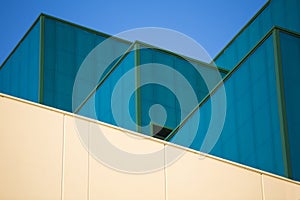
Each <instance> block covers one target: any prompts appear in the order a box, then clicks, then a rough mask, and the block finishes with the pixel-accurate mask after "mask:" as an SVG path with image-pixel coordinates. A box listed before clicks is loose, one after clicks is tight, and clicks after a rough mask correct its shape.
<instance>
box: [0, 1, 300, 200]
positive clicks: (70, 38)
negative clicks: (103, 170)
mask: <svg viewBox="0 0 300 200" xmlns="http://www.w3.org/2000/svg"><path fill="white" fill-rule="evenodd" d="M299 72H300V2H299V1H298V0H270V1H268V2H267V3H266V4H265V5H264V6H263V8H262V9H261V10H260V11H259V12H258V13H257V14H256V15H255V16H254V17H253V18H252V19H251V20H250V21H249V22H248V23H247V25H246V26H245V27H244V28H243V29H242V30H241V31H240V32H239V33H238V34H237V35H236V36H235V37H234V38H233V39H232V41H231V42H230V43H229V44H228V45H227V46H226V47H225V48H224V49H223V50H222V51H221V52H220V53H219V54H218V55H217V57H216V58H215V59H214V62H211V63H205V62H202V61H199V60H195V59H192V58H189V57H186V56H184V55H179V54H176V53H174V52H170V51H168V50H164V49H161V48H158V47H155V46H152V45H151V44H145V43H143V42H140V41H134V42H129V41H126V40H123V39H120V38H117V37H113V36H110V35H107V34H104V33H100V32H97V31H94V30H90V29H88V28H85V27H81V26H78V25H75V24H72V23H70V22H66V21H63V20H60V19H57V18H55V17H52V16H48V15H45V14H41V15H40V16H39V17H38V19H37V20H36V21H35V22H34V24H33V25H32V27H31V28H30V30H29V31H28V32H27V33H26V35H25V36H24V37H23V39H22V40H21V41H20V43H19V44H18V45H17V46H16V48H15V49H14V50H13V52H12V53H11V54H10V55H9V57H8V58H7V59H6V60H5V61H4V63H3V64H2V65H1V67H0V92H1V93H3V102H4V104H5V105H6V104H7V105H11V106H12V105H15V106H16V107H17V109H16V110H18V108H19V107H18V106H19V105H18V104H22V103H23V104H26V105H27V104H30V106H33V107H34V108H32V109H33V110H39V109H40V108H42V109H46V110H47V109H48V111H45V112H55V113H59V114H55V115H59V116H60V117H58V118H63V120H62V122H61V121H60V122H57V123H58V124H61V123H62V124H63V127H64V128H63V130H64V131H63V135H64V134H65V130H68V128H69V127H73V128H71V129H72V130H73V129H74V126H75V125H74V124H73V125H72V123H71V122H70V121H71V120H70V119H69V118H71V117H70V116H72V115H71V114H70V113H73V114H77V115H76V116H77V117H78V118H79V119H78V121H80V122H77V123H79V124H81V123H82V122H81V121H84V120H86V121H88V123H90V124H97V123H98V122H96V121H100V122H104V123H106V124H102V123H100V122H99V123H100V125H101V126H104V127H106V126H108V127H109V128H110V129H111V130H108V132H111V131H112V132H114V131H116V132H118V131H119V132H120V130H124V129H126V130H127V131H126V132H128V134H133V135H135V134H134V133H132V131H133V132H139V133H141V134H142V135H137V136H136V135H135V137H141V138H144V137H146V138H147V140H149V141H148V142H150V143H152V142H153V143H158V144H162V145H161V146H162V147H163V148H164V147H165V146H166V145H167V144H169V145H171V146H172V145H173V144H174V145H173V146H172V148H179V149H180V151H186V152H189V154H201V155H202V154H203V153H204V154H205V155H206V154H208V157H209V159H211V160H213V161H210V160H208V161H206V162H215V160H218V162H221V163H222V164H220V163H218V164H217V163H216V166H217V165H223V164H224V163H226V165H227V164H228V163H229V164H228V165H230V167H229V168H231V167H233V168H234V167H238V168H240V169H246V171H248V170H250V169H251V170H252V171H251V170H250V171H251V173H256V174H258V175H259V177H261V176H262V177H263V176H272V177H273V178H274V177H275V178H276V179H280V180H281V181H285V182H289V183H290V182H292V183H293V184H295V185H297V183H296V182H293V181H292V180H295V181H299V180H300V146H299V145H298V143H299V142H300V126H299V124H300V121H299V118H298V116H297V113H298V112H299V111H300V107H299V103H298V102H299V101H300V95H299V94H298V90H297V88H298V85H299V82H298V74H299ZM4 94H5V95H4ZM7 95H10V96H14V97H17V98H20V99H23V100H27V101H23V100H17V99H15V98H14V97H10V96H7ZM10 101H11V102H10ZM14 101H20V102H22V103H20V102H14ZM28 101H30V102H33V103H29V102H28ZM36 103H37V104H36ZM4 104H3V105H4ZM38 104H41V105H38ZM26 105H25V107H26ZM158 105H160V106H158ZM20 106H21V105H20ZM27 106H28V105H27ZM45 106H47V107H45ZM162 107H163V109H162ZM0 108H1V106H0ZM2 109H3V110H4V111H6V112H7V113H6V114H9V109H6V108H4V107H2ZM14 109H15V108H14ZM14 109H12V111H11V112H12V113H13V112H14V111H13V110H14ZM28 109H29V108H28ZM19 110H22V109H21V108H20V109H19ZM19 110H18V111H15V112H16V113H17V112H19ZM49 110H50V111H49ZM24 112H25V111H24ZM27 112H28V111H26V113H27ZM37 112H40V111H37ZM32 115H34V114H33V113H32ZM41 115H44V114H41ZM46 115H48V114H46ZM50 115H51V114H50ZM61 115H62V116H63V117H61ZM79 116H83V117H86V118H81V117H79ZM1 117H2V116H1ZM23 117H25V116H23ZM28 117H29V118H32V119H35V120H37V121H39V120H38V119H37V118H36V117H34V116H28ZM3 118H5V117H4V116H3ZM54 118H55V117H54ZM53 120H54V119H53ZM53 120H52V121H53ZM60 120H61V119H60ZM89 120H90V121H89ZM3 121H5V120H3ZM8 121H9V120H8ZM25 121H26V120H25ZM54 121H55V120H54ZM49 123H51V120H50V122H49ZM29 124H30V123H29ZM33 124H34V123H31V125H33ZM42 124H44V126H47V127H48V128H49V126H51V125H50V124H48V125H47V123H46V122H45V123H42ZM70 124H71V125H70ZM107 124H110V125H112V126H109V125H107ZM77 125H78V124H77ZM100 125H99V126H100ZM90 126H96V125H88V126H84V127H85V129H84V130H90ZM3 127H4V126H3ZM113 127H115V129H117V128H116V127H119V128H121V129H117V130H114V128H113ZM40 128H41V129H42V127H40ZM60 128H61V127H59V128H58V129H59V130H58V132H60V131H61V130H60ZM81 128H82V127H81ZM109 128H107V127H106V129H109ZM49 129H51V128H49ZM77 129H80V128H78V127H77ZM104 129H105V128H104ZM3 130H5V131H7V130H9V127H5V128H3ZM80 131H82V129H81V130H79V132H80ZM66 132H68V131H66ZM73 132H74V131H73ZM24 134H26V133H24ZM40 134H41V135H40V136H38V138H42V135H43V131H41V133H40ZM89 134H90V133H89ZM116 134H117V133H116ZM3 135H5V136H2V135H1V136H0V137H4V138H7V137H9V136H7V135H6V134H3ZM46 135H47V134H46ZM47 136H49V135H47ZM78 136H79V137H81V142H82V143H83V146H84V145H86V146H88V148H87V150H88V151H90V150H91V149H92V148H90V145H91V141H92V140H91V139H90V138H91V137H90V135H89V136H88V138H89V139H88V140H85V139H84V137H85V136H84V135H81V134H78ZM35 137H36V135H35ZM45 137H46V136H45ZM68 137H69V138H68ZM151 137H154V138H151ZM63 138H64V140H63V142H62V143H63V144H60V143H59V144H58V145H62V146H63V147H62V150H61V152H60V153H61V154H63V158H62V160H63V161H57V162H59V163H56V164H58V165H63V166H64V164H63V163H64V162H65V163H68V162H69V164H70V160H64V158H65V157H64V156H66V155H69V154H68V153H70V152H71V151H72V150H71V149H68V150H66V146H65V145H69V147H71V146H72V145H73V144H71V142H72V141H75V143H76V142H77V143H78V141H77V140H78V139H74V136H72V137H71V136H63ZM66 138H68V139H66ZM118 140H121V139H120V138H119V139H118ZM126 140H127V139H124V143H126ZM3 141H5V140H3ZM36 142H37V143H38V142H39V141H36ZM69 143H70V144H69ZM79 143H80V142H79ZM121 143H122V142H121ZM141 143H142V142H141ZM147 145H148V144H147ZM147 145H146V146H147ZM177 145H178V146H177ZM4 146H5V145H4ZM141 146H142V144H141ZM49 148H50V147H49ZM141 149H143V147H141ZM57 151H58V150H57ZM134 151H135V153H137V154H138V153H140V152H139V150H138V149H134ZM191 152H193V153H191ZM110 153H111V152H108V154H110ZM58 154H59V153H58ZM79 154H80V155H81V154H85V153H82V152H80V153H79ZM166 154H167V153H166V152H165V151H164V158H163V160H164V163H163V164H162V166H164V170H163V173H165V174H166V168H167V167H166V166H167V164H166V158H165V157H166ZM5 155H6V156H7V155H9V154H5ZM112 155H113V154H112ZM69 156H70V155H69ZM73 156H74V155H73ZM83 157H84V159H83V160H81V161H82V162H83V163H86V162H88V163H90V162H91V161H90V157H89V156H87V157H85V156H83ZM96 157H97V156H96ZM69 158H72V156H71V157H69ZM159 158H160V157H159V156H158V158H157V159H159ZM55 159H56V158H55ZM55 159H54V160H55ZM86 159H87V160H88V161H87V160H86ZM193 159H194V158H193ZM223 159H224V160H223ZM54 160H53V161H54ZM58 160H59V159H58ZM71 160H72V159H71ZM100 160H101V159H100ZM81 161H78V160H76V163H78V162H81ZM61 162H63V163H61ZM180 162H182V161H179V163H180ZM193 162H194V161H193ZM193 162H192V163H193ZM187 163H189V161H187ZM194 164H195V163H194ZM198 164H199V163H197V164H195V165H196V166H198ZM108 165H109V164H108ZM112 165H113V164H112ZM174 165H175V166H176V163H175V164H174ZM181 165H182V164H181ZM204 165H205V166H206V164H204ZM80 166H81V165H80ZM179 166H180V165H179ZM209 166H214V165H213V164H208V165H207V167H209ZM69 167H70V166H69ZM94 167H95V166H94ZM112 167H113V168H114V167H115V166H112ZM83 168H84V169H85V170H86V171H88V172H87V174H88V175H86V173H83V174H84V175H83V176H84V177H85V176H87V177H89V178H87V179H89V180H88V181H87V180H84V181H83V180H81V179H80V180H76V179H74V180H76V181H79V182H83V183H82V184H83V186H82V187H85V186H86V185H88V186H87V187H88V188H90V189H88V192H87V194H82V195H83V196H87V199H89V198H90V196H89V195H90V190H93V191H95V190H96V189H95V188H94V189H91V187H97V186H96V185H97V184H96V185H94V186H92V185H93V184H92V183H91V182H90V179H91V180H92V179H94V178H91V177H90V176H91V175H90V172H89V170H90V168H89V166H85V167H83ZM86 168H87V169H86ZM146 168H147V167H145V166H144V169H146ZM217 168H218V167H217ZM229 168H228V167H227V168H226V167H225V168H224V169H226V170H227V169H228V170H229V171H230V170H231V169H229ZM64 169H65V168H63V170H62V171H63V172H59V173H67V171H66V172H65V171H64ZM224 169H223V168H222V167H220V168H218V169H217V170H215V171H214V170H213V172H215V173H217V174H218V173H221V172H222V170H224ZM240 169H238V170H240ZM69 170H70V173H71V172H72V173H74V174H76V173H77V172H75V171H76V170H73V169H72V168H71V167H70V168H69ZM136 170H137V171H136V172H137V173H138V172H140V171H139V170H138V167H137V169H136ZM181 170H182V171H184V170H188V167H181V168H180V167H178V169H176V170H174V173H175V171H176V172H178V173H182V171H181ZM207 170H208V169H207ZM255 170H257V171H255ZM96 171H97V170H96ZM125 171H126V170H125ZM129 171H130V170H129ZM146 171H147V170H146ZM150 171H151V170H150ZM233 171H234V170H233ZM169 172H170V171H169ZM191 172H193V173H195V174H197V173H198V172H196V171H195V169H191ZM224 173H225V172H224ZM235 173H237V172H236V171H235V172H233V174H234V175H233V176H232V177H233V182H234V179H235V178H236V179H239V175H237V174H235ZM247 173H248V172H247ZM249 173H250V172H249ZM170 174H172V172H170ZM175 174H176V173H175ZM204 174H205V173H202V174H201V176H204ZM270 174H274V175H270ZM98 175H99V174H98ZM156 175H157V174H156ZM167 175H168V174H167ZM65 176H66V179H67V178H68V176H67V175H66V174H64V175H61V176H60V177H65ZM70 176H71V175H70ZM222 176H224V175H222ZM247 176H248V175H247ZM251 176H252V175H251ZM278 176H280V177H285V178H288V179H291V181H289V180H288V179H284V178H280V177H278ZM166 177H168V176H165V185H164V186H162V187H163V188H165V189H166V187H167V186H166V185H172V184H173V183H172V180H173V181H175V180H176V175H174V176H173V177H172V175H171V176H170V177H171V178H170V180H169V179H168V178H166ZM234 177H235V178H234ZM241 177H243V176H241ZM172 178H173V179H172ZM181 178H182V177H181ZM215 178H216V179H218V178H217V177H215ZM223 178H224V177H223ZM227 178H228V179H230V177H227ZM62 179H64V178H62ZM150 179H151V178H150ZM241 179H243V178H241ZM267 179H268V178H265V179H261V180H260V178H258V180H259V181H258V182H255V181H254V182H252V181H251V180H252V179H251V178H249V177H245V179H244V182H246V181H248V180H249V184H250V183H253V185H256V184H262V186H259V188H258V189H257V191H258V192H257V191H255V192H254V193H255V194H258V196H259V197H257V198H261V196H264V195H266V194H267V193H268V188H267V186H265V184H266V183H265V182H264V181H265V180H267ZM71 180H73V179H69V181H70V183H69V186H70V185H72V184H71V182H72V181H71ZM182 180H184V178H182ZM85 181H87V182H88V183H86V182H85ZM94 181H95V182H97V181H96V178H95V180H94ZM160 181H162V180H160ZM61 182H62V183H61V184H62V185H64V183H65V182H64V181H61ZM95 182H94V184H95ZM244 182H235V186H234V187H238V185H239V184H240V183H243V184H244ZM260 182H262V183H260ZM166 183H167V184H166ZM292 183H291V184H292ZM111 184H113V183H111ZM208 185H209V184H208ZM253 185H251V186H250V185H249V186H247V187H245V188H242V189H241V191H244V190H246V189H247V188H248V187H257V186H253ZM156 186H157V185H156ZM156 186H155V188H156ZM61 187H62V188H63V186H61ZM76 187H80V188H81V186H78V185H77V186H76ZM157 187H158V186H157ZM178 187H179V186H178ZM178 187H177V186H176V187H175V186H174V187H173V189H174V190H175V191H176V189H175V188H177V189H178ZM219 187H221V186H219ZM261 187H262V188H261ZM293 187H294V188H296V189H295V190H291V191H294V193H293V194H295V195H296V194H299V185H297V186H293ZM66 188H68V186H67V187H66ZM70 188H72V187H71V186H70ZM70 188H69V189H70ZM108 188H109V189H110V190H113V187H112V186H111V187H108ZM279 188H283V187H281V186H280V187H279ZM73 189H74V188H73ZM61 190H64V191H65V189H61ZM157 190H158V191H160V190H161V188H160V187H158V189H157ZM166 190H167V189H166ZM183 190H184V189H183ZM216 190H218V188H217V189H216ZM296 191H298V193H297V192H296ZM195 192H196V191H195ZM264 192H265V193H264ZM60 193H61V194H63V192H62V191H60ZM70 193H72V192H71V189H70ZM161 193H163V194H162V196H161V197H162V198H167V196H168V197H171V196H172V194H170V193H169V192H168V191H167V192H166V191H160V192H158V194H161ZM254 193H253V194H254ZM261 193H263V194H261ZM110 194H111V193H110ZM182 194H184V192H183V193H182ZM220 194H223V193H222V192H220ZM237 194H238V193H237ZM185 195H186V194H185ZM249 195H250V196H251V194H249ZM100 196H101V195H100ZM175 196H176V195H175ZM179 196H180V195H179ZM195 196H197V195H195ZM195 196H193V194H190V197H195ZM221 196H222V195H221ZM250 196H249V199H251V198H250ZM283 196H284V195H283ZM198 197H199V196H198ZM200 197H201V196H200ZM234 197H236V196H231V197H228V198H234ZM252 197H253V196H252ZM288 197H293V198H294V196H287V195H286V196H284V198H288ZM62 198H63V197H62ZM153 198H156V197H153ZM174 198H175V197H174ZM177 198H179V197H177ZM264 198H265V199H268V198H267V197H265V196H264ZM298 198H300V197H298ZM66 199H67V198H66ZM270 199H272V198H270Z"/></svg>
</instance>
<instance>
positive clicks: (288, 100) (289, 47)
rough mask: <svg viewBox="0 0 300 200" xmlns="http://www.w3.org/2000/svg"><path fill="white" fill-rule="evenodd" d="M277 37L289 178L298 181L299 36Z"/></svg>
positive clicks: (299, 130)
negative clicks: (288, 156)
mask: <svg viewBox="0 0 300 200" xmlns="http://www.w3.org/2000/svg"><path fill="white" fill-rule="evenodd" d="M279 37H280V53H281V63H282V76H283V88H284V100H285V110H286V120H287V124H286V126H287V132H288V135H287V137H288V146H289V149H288V151H289V155H290V158H289V159H290V165H291V170H292V172H291V176H292V178H294V179H297V180H300V171H299V169H300V159H299V155H300V145H299V141H300V134H299V133H300V118H299V112H300V105H299V102H300V94H299V92H297V91H298V90H299V78H298V76H299V73H300V35H297V34H292V33H286V32H280V34H279Z"/></svg>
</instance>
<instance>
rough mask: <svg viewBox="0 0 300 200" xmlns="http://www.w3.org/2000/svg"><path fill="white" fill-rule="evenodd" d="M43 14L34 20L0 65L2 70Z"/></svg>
mask: <svg viewBox="0 0 300 200" xmlns="http://www.w3.org/2000/svg"><path fill="white" fill-rule="evenodd" d="M40 17H41V14H40V15H39V16H38V17H37V18H36V20H35V21H34V22H33V24H32V25H31V26H30V27H29V29H28V30H27V31H26V33H25V34H24V36H23V37H22V38H21V40H20V41H19V42H18V43H17V45H16V46H15V47H14V48H13V50H12V51H11V52H10V53H9V55H8V56H7V57H6V58H5V60H4V61H3V62H2V63H1V65H0V70H1V69H2V67H3V66H4V65H5V63H6V62H7V61H8V60H9V59H10V57H11V56H12V55H13V54H14V52H15V51H16V50H17V48H18V47H19V46H20V45H21V43H22V42H23V41H24V40H25V38H26V37H27V36H28V35H29V33H30V32H31V30H32V29H33V28H34V27H35V26H36V24H37V23H38V22H39V21H40Z"/></svg>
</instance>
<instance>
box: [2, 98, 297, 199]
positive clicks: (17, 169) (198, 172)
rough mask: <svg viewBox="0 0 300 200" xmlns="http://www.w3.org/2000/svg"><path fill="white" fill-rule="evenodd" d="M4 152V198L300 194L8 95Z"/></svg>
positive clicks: (258, 174) (234, 167)
mask: <svg viewBox="0 0 300 200" xmlns="http://www.w3.org/2000/svg"><path fill="white" fill-rule="evenodd" d="M100 134H102V135H103V136H104V137H105V139H106V140H107V142H108V143H107V144H111V145H112V146H113V147H115V148H116V149H117V150H113V149H110V147H109V146H107V144H106V143H103V142H102V140H100V139H99V137H98V136H99V135H100ZM88 149H89V150H90V151H91V152H92V153H91V154H89V153H88V151H87V150H88ZM118 150H120V151H118ZM120 152H121V153H120ZM124 152H125V154H124ZM126 153H127V154H126ZM99 155H100V156H99ZM174 155H180V157H179V158H177V159H176V160H175V161H174V160H173V159H174ZM101 156H102V157H101ZM0 157H1V160H0V199H22V200H23V199H30V200H34V199H65V200H67V199H70V200H76V199H80V200H85V199H86V200H96V199H97V200H98V199H130V200H132V199H151V200H152V199H170V200H173V199H174V200H175V199H230V200H232V199H239V200H240V199H249V200H250V199H251V200H254V199H258V200H259V199H261V200H273V199H278V200H279V199H280V200H284V199H286V200H299V199H300V185H299V183H297V182H294V181H290V180H287V179H284V178H280V177H277V176H274V175H272V174H268V173H265V172H262V171H258V170H254V169H251V168H248V167H245V166H242V165H238V164H235V163H231V162H228V161H224V160H222V159H218V158H214V157H212V156H206V157H203V155H201V154H200V153H198V152H195V151H191V150H187V149H184V148H181V147H176V146H175V145H168V144H167V143H163V142H161V141H158V140H156V139H153V138H149V137H145V136H142V135H139V134H135V133H132V132H129V131H126V130H123V129H120V128H116V127H113V126H110V125H106V124H103V123H100V122H95V121H93V120H87V119H84V118H79V117H77V118H75V117H73V116H72V115H71V114H69V113H66V112H62V111H58V110H55V109H51V108H47V107H44V106H41V105H37V104H33V103H29V102H25V101H22V100H19V99H15V98H12V97H9V96H6V95H0ZM100 157H101V158H100ZM107 160H108V161H109V162H106V161H107ZM130 169H132V170H135V169H136V170H137V172H139V173H132V172H133V171H131V172H130ZM141 169H145V171H141Z"/></svg>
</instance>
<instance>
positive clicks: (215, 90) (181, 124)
mask: <svg viewBox="0 0 300 200" xmlns="http://www.w3.org/2000/svg"><path fill="white" fill-rule="evenodd" d="M274 30H281V31H286V32H289V31H287V30H283V29H282V28H280V27H278V26H274V27H272V29H271V30H269V31H268V32H267V33H266V34H265V35H264V36H263V38H262V39H261V40H260V41H259V42H258V43H257V44H256V45H255V46H254V47H253V48H252V49H251V50H250V51H249V52H248V53H247V55H246V56H244V57H243V58H242V59H241V60H240V61H239V63H238V64H237V65H236V66H235V67H234V68H233V69H232V70H230V71H229V73H228V74H227V75H226V76H225V77H224V78H223V81H221V82H219V83H218V84H217V85H216V86H215V87H214V88H213V89H212V90H211V91H210V93H209V94H207V95H206V97H204V98H203V100H202V101H201V102H200V103H199V104H198V105H197V106H196V107H195V108H194V109H193V110H192V111H191V112H190V114H188V116H186V118H185V119H184V120H183V121H182V122H181V123H180V124H179V125H178V126H177V127H176V128H175V129H174V130H173V131H172V132H171V133H170V135H169V136H168V137H167V138H166V139H165V140H166V141H170V140H171V139H172V138H173V136H174V135H176V133H177V132H178V131H179V130H180V129H181V128H182V127H183V126H184V125H185V123H186V122H187V121H188V120H189V118H190V117H192V116H193V114H194V113H195V112H196V111H197V110H198V109H200V108H201V107H202V106H203V104H205V103H206V102H207V101H208V100H209V99H210V98H211V96H213V95H214V94H215V93H216V92H217V91H218V89H219V88H220V87H221V86H222V85H224V84H225V82H226V81H227V80H228V79H230V77H231V76H232V75H233V74H234V73H235V72H236V71H237V70H238V69H239V68H240V66H241V64H242V63H244V62H245V60H246V59H247V58H249V56H251V55H252V54H253V52H254V51H255V50H256V49H257V48H259V47H260V45H261V44H263V43H264V42H265V41H266V40H267V39H268V38H269V37H270V36H271V35H272V33H273V32H274Z"/></svg>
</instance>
